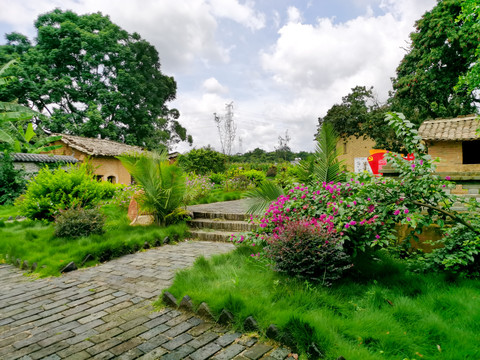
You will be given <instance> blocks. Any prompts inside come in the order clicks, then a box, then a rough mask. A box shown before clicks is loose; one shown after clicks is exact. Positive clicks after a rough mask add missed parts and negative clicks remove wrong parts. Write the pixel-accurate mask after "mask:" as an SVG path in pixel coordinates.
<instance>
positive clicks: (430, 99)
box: [392, 0, 480, 125]
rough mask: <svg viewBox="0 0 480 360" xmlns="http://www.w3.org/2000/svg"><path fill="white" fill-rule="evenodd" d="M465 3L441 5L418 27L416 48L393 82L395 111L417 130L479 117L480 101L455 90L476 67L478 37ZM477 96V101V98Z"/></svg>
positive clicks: (453, 0)
mask: <svg viewBox="0 0 480 360" xmlns="http://www.w3.org/2000/svg"><path fill="white" fill-rule="evenodd" d="M461 4H462V1H458V0H439V1H438V3H437V5H436V6H435V7H434V8H433V9H432V10H431V11H427V12H426V13H425V14H424V15H423V16H422V18H421V19H420V20H418V21H417V22H416V30H415V31H414V32H413V33H411V34H410V39H411V44H410V49H409V51H408V53H407V54H406V55H405V57H404V58H403V60H402V61H401V63H400V65H399V66H398V68H397V76H396V77H395V78H394V79H392V82H393V89H394V93H393V99H392V108H393V110H395V111H401V112H403V113H404V114H405V115H406V116H407V117H408V118H410V119H412V120H413V121H414V122H415V123H416V124H417V125H418V124H420V123H421V122H422V121H423V120H425V119H428V118H436V117H455V116H458V115H465V114H471V113H474V112H475V110H476V105H478V104H479V102H480V99H479V98H478V94H475V92H474V91H473V90H474V89H472V88H469V87H468V86H466V85H462V86H459V87H458V88H456V89H455V85H456V84H457V82H458V80H459V77H461V76H464V75H465V74H466V73H467V72H468V70H469V69H470V67H471V65H472V64H474V63H475V50H476V49H477V47H478V43H479V40H478V39H479V37H478V36H479V35H478V31H475V27H474V26H473V25H474V24H473V23H469V22H465V21H464V20H463V19H460V21H457V18H458V16H459V15H460V13H461V9H462V7H461ZM476 95H477V96H476Z"/></svg>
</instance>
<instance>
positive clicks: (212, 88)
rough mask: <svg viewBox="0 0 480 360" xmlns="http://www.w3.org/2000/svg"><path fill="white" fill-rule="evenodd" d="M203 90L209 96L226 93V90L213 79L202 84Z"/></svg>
mask: <svg viewBox="0 0 480 360" xmlns="http://www.w3.org/2000/svg"><path fill="white" fill-rule="evenodd" d="M203 90H204V91H205V92H206V93H210V94H226V93H228V88H227V87H225V86H223V85H222V84H220V83H219V82H218V80H217V79H215V78H214V77H211V78H208V79H206V80H205V81H204V82H203Z"/></svg>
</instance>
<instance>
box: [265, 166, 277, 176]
mask: <svg viewBox="0 0 480 360" xmlns="http://www.w3.org/2000/svg"><path fill="white" fill-rule="evenodd" d="M266 176H267V177H275V176H277V167H276V166H275V165H274V166H270V167H269V168H268V170H267V173H266Z"/></svg>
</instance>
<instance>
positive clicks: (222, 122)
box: [213, 101, 237, 155]
mask: <svg viewBox="0 0 480 360" xmlns="http://www.w3.org/2000/svg"><path fill="white" fill-rule="evenodd" d="M225 110H226V113H225V116H218V115H217V113H213V120H214V121H215V123H216V124H217V129H218V135H219V136H220V145H221V146H222V152H223V153H224V154H225V155H231V154H232V145H233V142H234V140H235V133H236V131H237V126H236V125H235V121H234V120H233V101H232V102H231V103H229V104H226V105H225Z"/></svg>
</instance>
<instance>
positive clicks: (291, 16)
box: [287, 6, 302, 24]
mask: <svg viewBox="0 0 480 360" xmlns="http://www.w3.org/2000/svg"><path fill="white" fill-rule="evenodd" d="M287 16H288V22H289V23H293V24H297V23H300V22H301V21H302V14H301V13H300V10H298V9H297V8H296V7H295V6H289V7H288V9H287Z"/></svg>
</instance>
